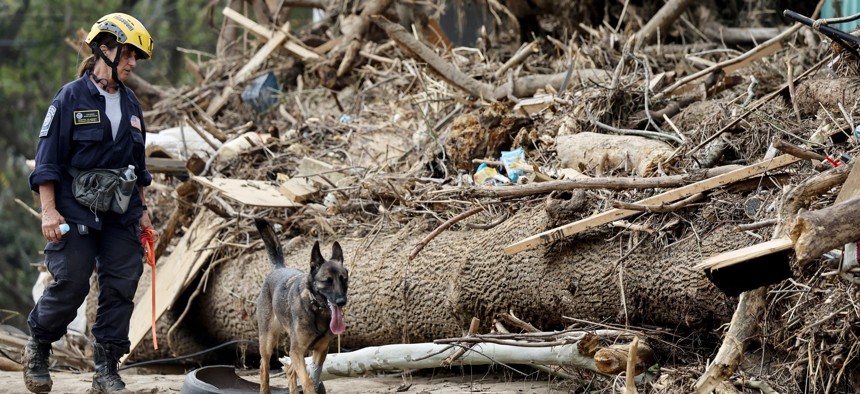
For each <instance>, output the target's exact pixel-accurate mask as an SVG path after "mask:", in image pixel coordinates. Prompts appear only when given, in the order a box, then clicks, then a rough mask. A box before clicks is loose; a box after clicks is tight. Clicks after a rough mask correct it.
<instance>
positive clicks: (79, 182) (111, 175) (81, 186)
mask: <svg viewBox="0 0 860 394" xmlns="http://www.w3.org/2000/svg"><path fill="white" fill-rule="evenodd" d="M69 172H70V173H72V175H73V176H74V180H73V181H72V194H73V195H74V196H75V200H77V201H78V203H79V204H81V205H83V206H85V207H87V208H89V209H90V211H92V212H107V211H108V210H112V209H111V208H112V207H111V206H112V205H113V204H112V201H113V200H114V193H116V191H117V189H119V185H120V183H121V181H120V178H119V173H120V170H110V169H94V170H87V171H80V172H78V171H69ZM75 172H77V174H75ZM127 207H128V202H126V208H127ZM123 212H125V210H123V211H122V212H118V213H123Z"/></svg>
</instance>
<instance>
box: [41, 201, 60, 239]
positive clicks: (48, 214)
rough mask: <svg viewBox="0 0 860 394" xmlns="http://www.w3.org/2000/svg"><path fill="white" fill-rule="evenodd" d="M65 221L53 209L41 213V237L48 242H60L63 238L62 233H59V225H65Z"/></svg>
mask: <svg viewBox="0 0 860 394" xmlns="http://www.w3.org/2000/svg"><path fill="white" fill-rule="evenodd" d="M65 222H66V219H65V218H63V215H60V212H58V211H57V210H56V209H55V208H49V209H45V210H43V211H42V235H44V236H45V239H46V240H48V241H49V242H60V239H61V238H63V233H62V232H61V231H60V225H61V224H63V223H65Z"/></svg>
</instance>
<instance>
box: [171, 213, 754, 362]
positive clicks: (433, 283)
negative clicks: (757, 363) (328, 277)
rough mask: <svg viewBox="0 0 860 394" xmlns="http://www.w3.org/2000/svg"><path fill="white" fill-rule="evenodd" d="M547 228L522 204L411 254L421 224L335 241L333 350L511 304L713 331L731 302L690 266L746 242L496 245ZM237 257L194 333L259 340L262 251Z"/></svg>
mask: <svg viewBox="0 0 860 394" xmlns="http://www.w3.org/2000/svg"><path fill="white" fill-rule="evenodd" d="M546 227H547V215H546V213H545V212H544V211H543V210H542V209H541V208H536V207H530V208H526V209H523V210H521V211H520V212H517V213H516V214H514V215H512V217H511V218H510V219H508V220H507V221H506V222H504V223H502V224H501V225H499V226H496V227H494V228H492V229H490V230H486V231H474V230H471V231H447V232H444V233H442V234H440V235H439V236H438V238H437V239H436V240H434V243H433V244H432V245H431V247H429V248H426V249H424V250H423V251H422V252H421V254H419V255H418V256H417V257H416V258H415V260H412V261H410V260H409V259H408V257H409V253H410V250H411V249H412V247H413V246H414V245H415V244H417V243H418V242H420V240H421V239H422V238H423V237H424V236H425V235H426V233H427V232H426V228H427V224H426V223H422V222H421V221H414V222H413V223H412V224H410V225H407V226H405V227H404V228H403V229H401V230H400V231H399V232H398V233H396V234H390V235H388V236H383V235H380V236H376V237H373V238H372V240H369V239H365V238H363V237H362V238H352V239H351V238H341V239H339V240H338V242H339V243H340V244H341V246H342V247H343V248H344V250H345V251H346V253H345V256H346V259H345V260H346V264H347V267H348V268H349V270H350V290H349V291H350V294H349V304H348V305H347V306H346V307H345V309H344V310H345V319H346V325H347V331H346V333H345V334H344V335H343V336H342V337H341V343H342V346H343V347H345V348H353V349H355V348H360V347H366V346H377V345H384V344H391V343H409V342H429V341H433V340H435V339H438V338H445V337H452V336H458V335H461V334H462V332H464V330H465V329H467V328H468V327H469V324H470V322H471V319H472V317H477V318H479V319H481V321H482V322H486V323H483V326H482V327H481V331H482V332H488V331H489V329H490V324H491V323H490V322H492V319H493V317H494V316H495V315H496V314H497V313H500V312H508V311H513V312H514V313H515V314H517V316H518V317H520V318H521V319H522V320H524V321H528V322H530V323H532V324H533V325H534V326H536V327H538V328H539V329H542V330H554V329H560V328H563V327H564V326H565V323H566V322H565V321H564V319H563V315H564V316H572V317H578V318H582V319H589V320H591V321H622V322H623V321H625V320H629V322H630V324H636V323H637V322H647V323H649V324H663V325H667V326H672V327H675V326H685V327H697V328H702V327H705V328H708V329H709V328H713V327H714V326H715V325H718V324H720V323H723V322H726V321H728V319H729V317H730V316H731V311H732V310H733V309H734V303H733V302H732V301H731V300H730V299H729V298H727V297H726V296H724V295H723V294H722V293H720V292H719V291H718V290H717V289H716V288H715V287H714V286H713V285H712V284H711V283H710V282H709V281H708V280H707V279H706V278H705V276H704V275H703V273H702V272H701V271H697V270H693V268H692V267H693V266H694V265H695V264H697V263H698V262H699V261H700V260H701V259H702V258H703V256H710V255H713V254H717V253H718V252H721V251H724V250H727V249H731V248H738V247H742V246H747V245H749V244H750V243H751V242H752V240H753V239H752V237H750V236H749V235H747V234H744V233H736V232H734V231H733V229H732V228H730V227H729V226H724V227H721V228H718V229H716V230H714V231H710V232H708V233H706V234H698V235H699V237H698V239H697V237H695V236H689V237H687V236H685V235H683V234H679V235H678V237H679V239H682V240H681V241H678V242H675V243H672V244H671V246H668V247H665V248H663V247H659V246H657V245H661V243H658V242H654V243H651V242H644V243H642V244H640V245H639V246H638V247H637V248H635V249H634V250H632V251H626V250H621V249H623V248H614V247H613V248H608V247H607V245H606V237H607V236H608V235H609V231H615V230H612V229H610V228H608V227H603V228H602V229H596V230H593V231H592V232H590V233H585V234H580V235H579V236H577V237H576V238H572V240H571V241H566V242H563V243H560V244H558V245H556V246H555V247H553V248H551V249H546V248H536V249H534V250H529V251H526V252H523V253H520V254H517V255H516V256H506V255H505V254H504V251H503V250H502V245H505V244H506V243H509V242H511V241H513V240H516V239H520V238H522V237H525V236H527V235H529V234H533V233H534V232H536V231H541V230H543V229H545V228H546ZM247 228H248V230H249V231H250V225H248V226H247ZM691 234H692V233H691ZM251 236H252V237H255V236H256V235H255V234H252V235H251ZM309 242H310V240H308V239H303V240H300V241H299V242H296V243H295V245H297V247H295V248H291V249H289V250H287V251H285V253H286V255H285V260H286V261H285V263H286V265H287V266H290V267H296V268H299V269H302V270H305V271H306V270H307V269H308V265H309V263H308V262H309V256H310V255H309V250H310V244H309ZM368 242H369V243H368ZM244 253H245V254H244V256H247V257H246V258H243V259H242V261H229V262H223V263H221V264H219V265H218V266H217V267H216V268H213V272H211V274H210V276H209V279H208V283H207V286H206V292H205V293H202V294H200V295H199V297H198V300H199V302H195V305H194V306H193V308H191V309H192V310H191V316H189V317H188V318H186V321H197V322H198V323H196V324H197V325H196V326H195V327H197V329H198V330H199V331H198V333H197V334H196V337H197V338H202V337H205V338H209V339H210V340H212V341H215V342H216V343H221V342H223V341H227V340H232V339H256V337H257V330H256V325H255V319H254V316H255V313H256V310H255V308H256V303H255V300H256V297H257V293H258V292H259V289H260V286H261V283H262V281H263V278H264V277H265V276H266V274H268V272H269V271H270V270H271V264H270V263H269V262H268V259H267V258H266V256H265V252H264V251H263V250H262V248H260V250H256V251H252V250H246V251H245V252H244ZM622 257H623V258H622ZM619 259H620V260H619ZM615 260H618V263H617V264H607V263H606V262H607V261H615ZM620 267H627V268H625V269H623V270H621V269H620ZM619 276H621V277H623V280H619ZM621 284H623V287H622V285H621ZM624 305H627V307H626V308H625V307H624ZM634 306H635V307H634ZM175 308H178V309H181V307H178V306H176V307H175ZM625 317H626V319H625ZM255 350H256V349H249V351H250V352H252V353H255Z"/></svg>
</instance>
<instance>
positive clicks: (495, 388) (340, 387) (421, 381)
mask: <svg viewBox="0 0 860 394" xmlns="http://www.w3.org/2000/svg"><path fill="white" fill-rule="evenodd" d="M120 374H121V375H122V377H123V380H124V381H125V382H126V385H127V386H128V388H129V389H130V390H133V391H134V392H135V393H179V392H180V391H181V390H182V382H183V380H184V379H185V375H181V374H175V375H143V374H137V373H135V372H129V371H123V372H121V373H120ZM51 377H52V379H53V380H54V389H53V390H52V391H51V393H85V392H87V390H88V389H89V388H90V387H91V385H92V373H83V374H75V373H70V372H52V373H51ZM243 378H245V379H247V380H250V381H255V382H258V381H259V376H258V375H249V376H243ZM537 379H540V380H535V378H531V379H526V380H523V379H519V380H516V381H514V380H511V378H510V377H505V376H499V375H486V374H481V375H454V374H453V373H450V374H445V375H444V376H438V375H437V376H413V377H411V378H406V379H404V378H403V377H401V376H400V375H390V376H376V377H367V378H341V379H334V380H328V381H326V382H325V386H326V391H327V392H328V393H331V394H342V393H345V394H352V393H355V394H358V393H394V392H404V393H415V394H424V393H434V394H453V393H469V392H480V393H504V394H508V393H509V394H520V393H566V392H568V390H566V389H564V388H563V387H560V386H559V385H558V384H557V383H554V382H551V381H549V380H548V379H547V377H546V375H541V376H540V377H539V378H537ZM0 382H2V384H0V393H4V394H5V393H10V394H11V393H15V394H19V393H26V392H27V389H26V388H25V387H24V380H23V378H22V375H21V372H5V371H0ZM272 383H274V384H275V385H276V386H279V387H285V386H286V385H287V383H286V378H284V377H283V376H282V375H281V376H276V377H274V378H273V381H272ZM410 384H411V385H410Z"/></svg>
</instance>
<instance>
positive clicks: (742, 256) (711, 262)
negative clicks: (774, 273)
mask: <svg viewBox="0 0 860 394" xmlns="http://www.w3.org/2000/svg"><path fill="white" fill-rule="evenodd" d="M792 247H794V243H793V242H791V238H777V239H774V240H770V241H767V242H762V243H760V244H755V245H752V246H747V247H745V248H742V249H737V250H732V251H729V252H725V253H720V254H718V255H716V256H712V257H709V258H708V259H706V260H705V261H703V262H701V263H699V264H696V266H695V267H693V269H705V268H710V269H712V270H715V269H720V268H723V267H728V266H730V265H732V264H736V263H740V262H742V261H747V260H752V259H754V258H756V257H761V256H766V255H769V254H771V253H776V252H781V251H783V250H787V249H791V248H792Z"/></svg>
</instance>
